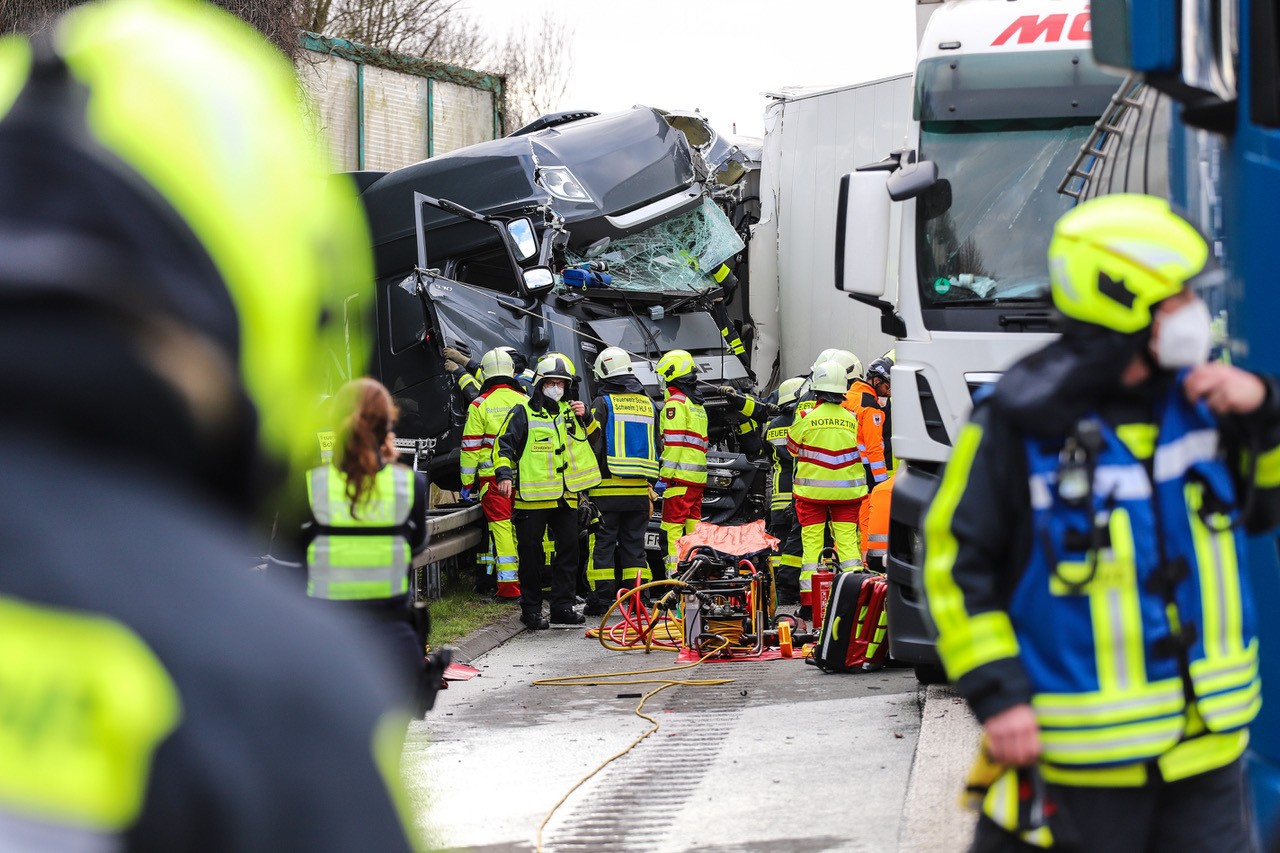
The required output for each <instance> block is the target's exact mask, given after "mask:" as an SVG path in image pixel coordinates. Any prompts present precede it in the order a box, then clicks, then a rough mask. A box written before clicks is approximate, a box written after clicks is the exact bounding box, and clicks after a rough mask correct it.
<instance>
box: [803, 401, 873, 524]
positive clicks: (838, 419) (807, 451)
mask: <svg viewBox="0 0 1280 853" xmlns="http://www.w3.org/2000/svg"><path fill="white" fill-rule="evenodd" d="M787 450H788V451H790V453H791V455H792V456H794V457H795V460H796V467H795V478H794V479H793V480H792V492H793V493H794V494H795V496H796V497H798V498H804V499H805V500H809V501H815V502H820V503H843V502H845V501H852V500H857V499H858V498H860V497H862V496H863V495H865V494H866V493H867V478H866V471H865V469H864V468H863V466H862V457H861V456H860V455H859V454H858V422H857V420H856V419H855V418H854V416H853V415H852V414H850V413H849V412H846V411H845V410H844V409H842V408H840V406H838V405H836V404H835V403H819V404H818V405H817V406H815V407H814V408H813V410H812V411H810V412H809V414H807V415H805V416H804V417H803V418H801V419H800V420H799V421H797V422H796V423H794V424H792V426H791V429H790V430H788V432H787Z"/></svg>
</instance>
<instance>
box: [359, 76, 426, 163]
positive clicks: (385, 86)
mask: <svg viewBox="0 0 1280 853" xmlns="http://www.w3.org/2000/svg"><path fill="white" fill-rule="evenodd" d="M428 85H429V83H428V81H427V79H426V78H425V77H415V76H412V75H409V74H401V73H398V72H395V71H388V70H386V69H384V68H377V67H375V66H372V65H366V66H365V68H364V111H363V112H364V167H365V168H366V169H376V170H383V169H385V170H391V169H398V168H400V167H401V166H407V165H409V164H410V163H416V162H418V161H419V160H425V159H426V158H427V87H428Z"/></svg>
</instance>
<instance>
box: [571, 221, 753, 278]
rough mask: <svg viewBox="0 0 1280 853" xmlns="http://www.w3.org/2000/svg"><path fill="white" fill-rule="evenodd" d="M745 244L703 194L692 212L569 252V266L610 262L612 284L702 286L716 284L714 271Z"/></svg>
mask: <svg viewBox="0 0 1280 853" xmlns="http://www.w3.org/2000/svg"><path fill="white" fill-rule="evenodd" d="M743 245H744V244H743V242H742V238H740V237H739V236H738V232H736V231H735V230H734V229H733V225H732V224H730V222H729V218H728V217H727V216H725V215H724V212H723V211H721V210H720V208H718V207H716V205H715V202H713V201H712V200H711V199H709V198H704V199H703V200H702V204H701V205H699V206H698V207H695V208H694V209H692V210H690V211H687V212H685V213H682V214H680V215H679V216H676V217H673V218H671V219H668V220H665V221H663V222H660V223H658V224H657V225H654V226H653V227H652V228H646V229H645V230H644V231H641V232H639V233H638V234H632V235H630V236H629V237H621V238H618V239H615V240H612V241H610V242H609V244H608V245H607V246H606V247H605V249H604V251H603V252H598V253H593V256H592V257H591V258H588V257H586V256H585V255H579V254H576V253H574V252H572V251H570V252H568V253H567V259H568V262H569V264H570V265H573V264H580V263H585V262H586V261H589V260H596V261H605V262H607V263H608V264H609V275H611V276H612V277H613V282H612V284H611V285H610V286H611V287H614V288H617V289H621V290H647V291H664V290H677V291H701V290H706V289H707V288H708V287H713V286H715V281H714V280H713V279H712V278H711V274H712V273H714V272H715V271H716V270H717V269H718V268H719V267H720V265H721V264H722V263H724V262H725V261H727V260H728V259H729V258H731V257H733V256H734V255H735V254H737V253H738V252H740V251H742V249H743ZM559 287H560V288H563V287H564V285H559Z"/></svg>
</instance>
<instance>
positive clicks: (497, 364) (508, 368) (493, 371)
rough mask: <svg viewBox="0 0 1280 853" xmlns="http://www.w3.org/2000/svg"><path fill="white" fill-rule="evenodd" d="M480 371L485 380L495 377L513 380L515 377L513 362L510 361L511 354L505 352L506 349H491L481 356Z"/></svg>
mask: <svg viewBox="0 0 1280 853" xmlns="http://www.w3.org/2000/svg"><path fill="white" fill-rule="evenodd" d="M480 370H482V371H483V372H484V375H485V378H486V379H492V378H493V377H495V376H505V377H507V378H508V379H514V378H515V375H516V366H515V362H514V361H512V359H511V353H509V352H507V347H498V348H497V349H491V350H489V351H488V352H487V353H485V354H484V355H483V356H481V357H480Z"/></svg>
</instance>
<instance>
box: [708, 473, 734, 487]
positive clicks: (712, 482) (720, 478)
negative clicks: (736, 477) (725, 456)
mask: <svg viewBox="0 0 1280 853" xmlns="http://www.w3.org/2000/svg"><path fill="white" fill-rule="evenodd" d="M707 485H708V486H714V487H715V488H717V489H727V488H730V487H731V486H732V485H733V477H732V476H731V475H729V474H708V475H707Z"/></svg>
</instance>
